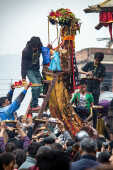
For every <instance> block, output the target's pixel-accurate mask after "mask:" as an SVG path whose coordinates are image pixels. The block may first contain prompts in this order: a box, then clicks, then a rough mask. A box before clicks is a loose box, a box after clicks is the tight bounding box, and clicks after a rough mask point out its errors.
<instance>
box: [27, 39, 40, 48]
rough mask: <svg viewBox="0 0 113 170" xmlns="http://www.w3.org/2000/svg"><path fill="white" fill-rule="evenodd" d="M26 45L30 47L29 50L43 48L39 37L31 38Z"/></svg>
mask: <svg viewBox="0 0 113 170" xmlns="http://www.w3.org/2000/svg"><path fill="white" fill-rule="evenodd" d="M27 44H28V45H29V46H30V47H31V48H38V50H41V47H42V46H43V45H42V42H41V40H40V38H39V37H35V36H34V37H32V38H31V39H30V41H28V42H27Z"/></svg>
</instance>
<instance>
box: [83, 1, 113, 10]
mask: <svg viewBox="0 0 113 170" xmlns="http://www.w3.org/2000/svg"><path fill="white" fill-rule="evenodd" d="M102 8H113V0H105V1H104V2H102V3H99V4H96V5H92V6H89V7H88V8H86V9H84V12H86V13H93V12H100V11H101V10H102Z"/></svg>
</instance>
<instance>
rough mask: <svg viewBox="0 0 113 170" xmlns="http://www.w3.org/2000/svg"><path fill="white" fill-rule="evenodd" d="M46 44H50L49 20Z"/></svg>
mask: <svg viewBox="0 0 113 170" xmlns="http://www.w3.org/2000/svg"><path fill="white" fill-rule="evenodd" d="M48 44H50V30H49V18H48Z"/></svg>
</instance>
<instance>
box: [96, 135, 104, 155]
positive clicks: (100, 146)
mask: <svg viewBox="0 0 113 170" xmlns="http://www.w3.org/2000/svg"><path fill="white" fill-rule="evenodd" d="M96 141H97V149H98V152H101V148H102V143H103V142H102V140H100V139H99V138H97V140H96Z"/></svg>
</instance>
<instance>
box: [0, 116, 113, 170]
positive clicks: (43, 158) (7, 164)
mask: <svg viewBox="0 0 113 170" xmlns="http://www.w3.org/2000/svg"><path fill="white" fill-rule="evenodd" d="M112 165H113V130H112V129H111V131H110V133H109V134H108V138H106V137H104V136H102V135H98V132H96V130H95V131H93V130H92V133H89V132H88V131H85V130H84V129H81V131H80V132H79V133H77V134H76V135H75V137H74V138H72V137H71V135H70V134H69V132H68V131H67V130H66V129H65V127H64V124H63V122H61V121H60V120H58V119H54V118H52V117H51V116H50V115H48V114H46V113H45V114H43V115H42V117H41V118H40V119H37V118H35V117H34V118H33V117H31V116H30V115H29V116H28V117H26V116H20V117H17V120H16V121H12V122H11V121H5V122H4V121H3V122H1V125H0V170H14V169H15V170H16V169H19V170H25V169H26V170H28V169H29V170H56V169H57V170H58V169H59V170H60V169H61V170H62V169H65V170H87V169H89V170H90V169H91V170H93V169H94V170H100V169H103V170H104V169H106V170H109V169H113V167H112Z"/></svg>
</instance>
